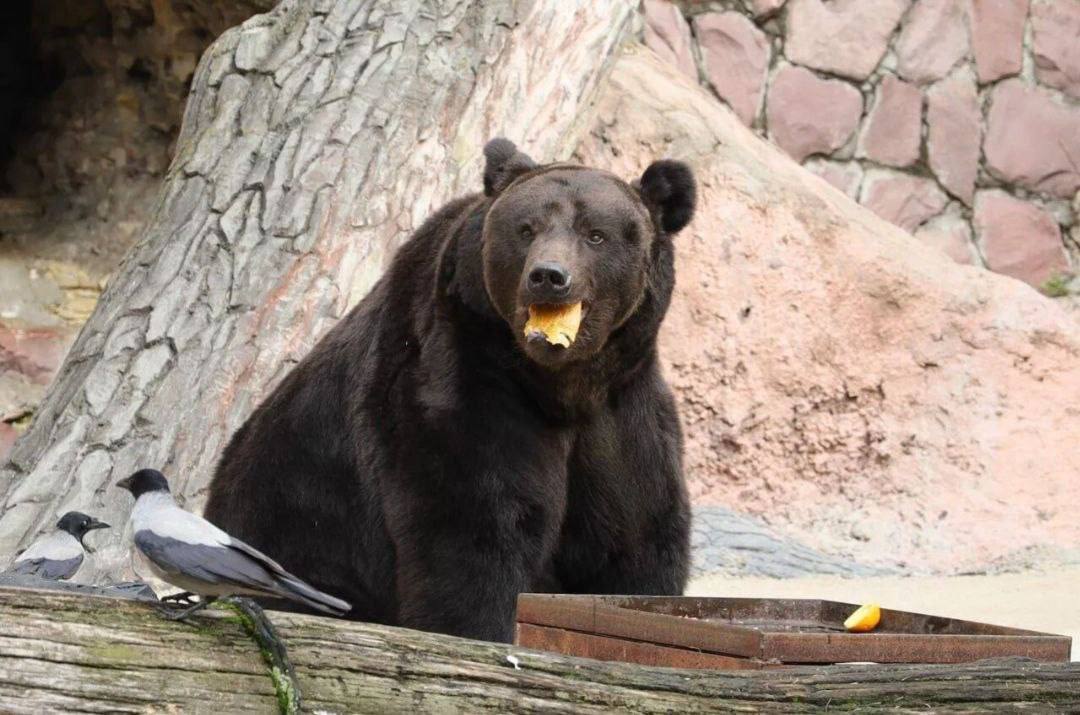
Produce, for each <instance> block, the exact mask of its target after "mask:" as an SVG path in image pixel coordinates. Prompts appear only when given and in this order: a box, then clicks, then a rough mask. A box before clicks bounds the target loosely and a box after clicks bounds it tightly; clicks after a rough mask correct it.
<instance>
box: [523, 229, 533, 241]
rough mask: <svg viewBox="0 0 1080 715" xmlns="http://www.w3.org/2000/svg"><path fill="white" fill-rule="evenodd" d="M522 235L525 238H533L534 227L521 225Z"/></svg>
mask: <svg viewBox="0 0 1080 715" xmlns="http://www.w3.org/2000/svg"><path fill="white" fill-rule="evenodd" d="M521 237H522V238H525V239H529V238H532V237H533V231H532V229H531V228H529V227H528V226H522V227H521Z"/></svg>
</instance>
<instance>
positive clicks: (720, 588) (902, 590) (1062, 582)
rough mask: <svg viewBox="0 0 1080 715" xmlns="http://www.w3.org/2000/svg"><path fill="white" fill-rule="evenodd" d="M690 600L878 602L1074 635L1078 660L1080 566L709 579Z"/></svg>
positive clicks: (697, 584) (693, 589)
mask: <svg viewBox="0 0 1080 715" xmlns="http://www.w3.org/2000/svg"><path fill="white" fill-rule="evenodd" d="M687 595H690V596H731V597H738V596H757V597H761V598H827V599H832V600H837V601H848V602H851V603H868V602H871V601H874V602H877V603H880V604H881V605H882V606H884V607H886V608H896V609H900V610H905V611H918V612H920V613H929V614H933V615H938V616H952V617H954V618H963V619H965V620H969V621H983V622H987V623H994V624H997V625H1002V626H1013V627H1015V628H1028V629H1031V630H1036V631H1044V632H1048V633H1059V634H1061V635H1067V636H1072V639H1073V649H1072V659H1073V660H1080V567H1069V568H1067V569H1063V570H1060V571H1056V572H1045V573H1043V572H1030V573H1019V574H999V575H994V576H912V577H892V576H885V577H875V578H860V579H844V578H839V577H835V576H811V577H807V578H793V579H771V578H732V577H726V576H706V577H703V578H699V579H695V580H694V581H693V582H692V583H691V584H690V586H689V588H688V589H687Z"/></svg>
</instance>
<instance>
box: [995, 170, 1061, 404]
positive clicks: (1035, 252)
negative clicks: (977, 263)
mask: <svg viewBox="0 0 1080 715" xmlns="http://www.w3.org/2000/svg"><path fill="white" fill-rule="evenodd" d="M975 230H976V232H977V233H978V237H979V243H980V244H981V245H982V249H983V255H985V256H986V264H987V266H988V267H989V268H990V270H992V271H996V272H997V273H1004V274H1005V275H1007V276H1012V277H1013V278H1019V279H1020V280H1022V281H1024V282H1026V283H1028V284H1030V285H1033V286H1036V287H1038V286H1040V285H1042V284H1043V282H1045V281H1046V280H1047V279H1048V278H1051V277H1053V276H1054V275H1056V274H1058V273H1061V272H1063V271H1065V270H1067V269H1068V267H1069V264H1068V261H1067V260H1066V258H1065V247H1064V245H1063V244H1062V243H1061V229H1060V227H1059V226H1058V224H1057V221H1055V220H1054V218H1053V216H1051V215H1050V214H1048V213H1047V212H1045V211H1043V210H1042V209H1040V208H1039V207H1038V206H1035V205H1034V204H1030V203H1028V202H1027V201H1021V200H1020V199H1017V198H1014V197H1012V196H1010V195H1009V194H1007V193H1005V192H1004V191H999V190H997V189H991V190H989V191H980V192H979V194H978V196H977V197H976V198H975ZM1078 394H1080V393H1078Z"/></svg>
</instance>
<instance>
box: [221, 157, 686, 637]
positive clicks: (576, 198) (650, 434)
mask: <svg viewBox="0 0 1080 715" xmlns="http://www.w3.org/2000/svg"><path fill="white" fill-rule="evenodd" d="M484 153H485V157H486V160H487V163H486V169H485V172H484V193H483V194H477V195H472V196H466V197H465V198H461V199H458V200H456V201H452V202H451V203H449V204H447V205H446V206H444V207H443V208H442V209H441V210H439V211H438V212H437V213H436V214H435V215H434V216H432V217H431V218H430V219H428V220H427V221H426V222H425V223H424V225H422V226H421V227H420V229H419V230H418V231H417V232H416V234H415V235H414V236H413V237H412V238H411V239H410V240H409V241H408V242H407V243H406V244H405V245H404V246H402V247H401V249H400V251H399V252H398V253H397V255H396V256H395V258H394V260H393V262H392V264H391V266H390V268H389V270H388V271H387V272H386V274H385V275H384V276H383V277H382V279H381V280H380V281H379V282H378V284H377V285H376V286H375V287H374V288H373V289H372V291H371V293H370V294H369V295H368V296H367V297H366V298H364V300H363V301H361V302H360V304H359V305H357V306H356V307H355V308H354V309H353V310H352V311H351V312H350V313H349V314H348V315H347V316H346V317H345V318H344V319H343V320H341V322H340V323H338V325H336V326H335V327H334V328H333V329H332V330H331V331H330V332H329V333H328V334H327V335H326V336H325V337H324V338H323V339H322V340H321V341H320V342H319V343H318V344H317V345H316V346H315V348H314V349H313V350H312V351H311V353H310V354H309V355H308V356H307V357H306V358H305V359H304V360H303V361H302V362H301V363H300V364H298V365H297V366H296V367H295V368H294V369H293V370H292V372H291V373H290V374H289V375H288V376H287V377H286V378H285V379H284V380H283V381H282V382H281V384H280V385H279V386H278V387H277V389H276V390H274V392H273V393H272V394H271V395H270V396H269V397H268V398H267V399H266V400H265V401H264V402H263V403H262V404H261V405H260V406H259V407H258V409H256V410H255V412H254V414H252V416H251V417H250V418H249V419H248V421H247V422H246V424H244V425H243V427H241V428H240V429H239V430H238V431H237V432H236V434H235V435H234V436H233V438H232V440H231V442H230V443H229V445H228V447H227V448H226V450H225V452H224V454H223V456H222V458H221V462H220V464H219V465H218V469H217V472H216V474H215V476H214V480H213V483H212V485H211V488H210V499H209V503H208V504H207V507H206V515H207V517H208V518H209V519H210V520H211V521H213V522H214V523H216V524H217V525H218V526H220V527H221V528H223V529H225V530H226V531H228V532H230V533H232V534H234V535H235V536H237V537H239V538H240V539H243V540H244V541H246V542H248V543H249V544H251V545H252V546H255V547H256V548H258V549H260V550H262V551H264V552H266V553H267V554H270V555H271V556H273V557H274V558H275V559H278V560H279V561H280V562H281V563H282V564H283V565H284V567H285V568H286V569H288V570H289V571H292V572H293V573H296V574H297V575H299V576H300V577H302V578H303V579H305V580H307V581H309V582H310V583H312V584H313V585H315V586H316V587H317V588H319V589H320V590H323V591H326V592H328V593H332V594H334V595H336V596H340V597H341V598H344V599H346V600H348V601H349V602H350V603H352V604H353V610H352V612H351V613H350V614H349V617H351V618H356V619H360V620H365V621H372V622H378V623H386V624H394V625H401V626H407V627H410V628H418V629H423V630H431V631H439V632H443V633H450V634H454V635H460V636H467V637H472V638H480V639H487V640H498V641H508V640H510V639H511V638H512V635H513V624H514V608H515V602H516V597H517V595H518V594H519V593H521V592H526V591H549V592H550V591H559V592H569V593H599V594H679V593H681V592H682V590H683V587H684V586H685V584H686V578H687V569H688V552H689V527H690V513H689V507H688V503H687V497H686V489H685V485H684V482H683V475H682V435H681V432H680V429H679V421H678V416H677V413H676V409H675V401H674V399H673V397H672V394H671V391H670V390H669V389H668V387H667V385H666V383H665V382H664V379H663V377H662V376H661V374H660V367H659V364H658V359H657V348H656V340H657V331H658V329H659V327H660V322H661V320H662V319H663V317H664V313H665V312H666V311H667V308H668V303H669V301H670V299H671V292H672V287H673V286H674V282H675V272H674V252H673V246H672V235H673V234H675V233H676V232H678V231H679V230H680V229H682V228H683V227H684V226H685V225H686V224H687V222H689V220H690V218H691V216H692V214H693V211H694V202H695V186H694V179H693V175H692V174H691V172H690V170H689V169H688V168H687V167H686V166H685V165H684V164H681V163H679V162H675V161H657V162H655V163H653V164H652V165H651V166H649V167H648V169H646V170H645V173H644V174H643V175H642V177H641V179H640V180H639V181H637V182H634V183H633V184H628V183H626V182H624V181H622V180H620V179H619V178H618V177H616V176H614V175H612V174H610V173H608V172H605V171H601V170H598V169H592V168H588V167H583V166H576V165H572V164H550V165H544V166H538V165H536V164H535V163H534V162H533V161H532V160H531V159H529V158H528V157H527V156H525V155H524V154H522V153H521V152H519V151H518V150H517V149H516V148H515V146H514V145H513V144H512V143H510V142H509V141H507V140H505V139H495V140H493V141H491V142H490V143H489V144H488V145H487V146H486V147H485V149H484Z"/></svg>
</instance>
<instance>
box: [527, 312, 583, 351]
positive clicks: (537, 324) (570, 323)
mask: <svg viewBox="0 0 1080 715" xmlns="http://www.w3.org/2000/svg"><path fill="white" fill-rule="evenodd" d="M579 327H581V303H580V302H577V303H565V304H559V305H550V304H543V303H536V304H533V305H530V306H529V319H528V320H527V321H526V322H525V338H526V339H528V340H533V339H534V338H539V337H543V338H544V340H546V341H548V342H549V343H551V344H552V345H561V346H562V347H564V348H568V347H570V344H571V343H573V342H574V339H575V338H577V334H578V328H579Z"/></svg>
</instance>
